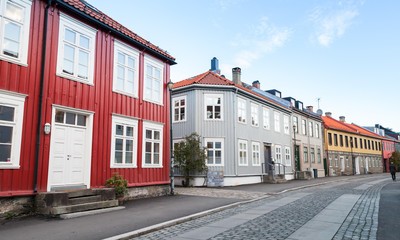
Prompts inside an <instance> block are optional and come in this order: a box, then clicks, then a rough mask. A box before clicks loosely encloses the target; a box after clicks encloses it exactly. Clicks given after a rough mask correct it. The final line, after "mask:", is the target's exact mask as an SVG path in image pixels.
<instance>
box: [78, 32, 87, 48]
mask: <svg viewBox="0 0 400 240" xmlns="http://www.w3.org/2000/svg"><path fill="white" fill-rule="evenodd" d="M79 46H81V47H83V48H86V49H89V38H87V37H85V36H82V35H81V36H80V37H79Z"/></svg>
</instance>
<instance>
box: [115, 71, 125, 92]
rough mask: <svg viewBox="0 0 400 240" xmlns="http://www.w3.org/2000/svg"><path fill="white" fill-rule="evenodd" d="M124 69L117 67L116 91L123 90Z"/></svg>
mask: <svg viewBox="0 0 400 240" xmlns="http://www.w3.org/2000/svg"><path fill="white" fill-rule="evenodd" d="M124 82H125V69H124V68H123V67H121V66H118V67H117V89H119V90H124Z"/></svg>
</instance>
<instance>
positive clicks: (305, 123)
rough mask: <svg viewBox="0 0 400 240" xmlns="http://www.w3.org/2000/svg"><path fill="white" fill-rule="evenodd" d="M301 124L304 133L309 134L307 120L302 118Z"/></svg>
mask: <svg viewBox="0 0 400 240" xmlns="http://www.w3.org/2000/svg"><path fill="white" fill-rule="evenodd" d="M301 126H302V133H303V135H307V129H306V127H307V122H306V120H305V119H302V120H301Z"/></svg>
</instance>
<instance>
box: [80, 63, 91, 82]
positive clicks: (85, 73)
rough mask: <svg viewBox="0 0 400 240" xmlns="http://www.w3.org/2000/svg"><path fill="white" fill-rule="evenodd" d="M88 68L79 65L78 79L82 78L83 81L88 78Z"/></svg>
mask: <svg viewBox="0 0 400 240" xmlns="http://www.w3.org/2000/svg"><path fill="white" fill-rule="evenodd" d="M88 71H89V69H88V67H87V66H83V65H79V67H78V77H80V78H83V79H87V78H88Z"/></svg>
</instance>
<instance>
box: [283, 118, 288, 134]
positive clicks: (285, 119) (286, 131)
mask: <svg viewBox="0 0 400 240" xmlns="http://www.w3.org/2000/svg"><path fill="white" fill-rule="evenodd" d="M283 132H284V133H285V134H288V135H289V134H290V128H289V116H287V115H283Z"/></svg>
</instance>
